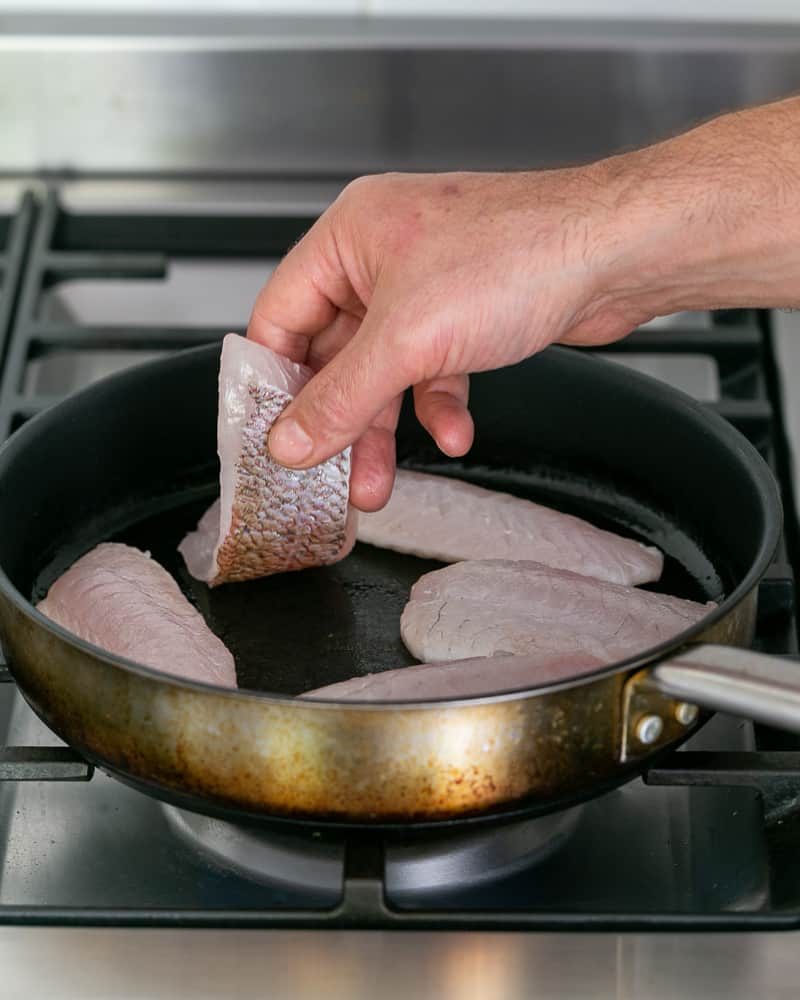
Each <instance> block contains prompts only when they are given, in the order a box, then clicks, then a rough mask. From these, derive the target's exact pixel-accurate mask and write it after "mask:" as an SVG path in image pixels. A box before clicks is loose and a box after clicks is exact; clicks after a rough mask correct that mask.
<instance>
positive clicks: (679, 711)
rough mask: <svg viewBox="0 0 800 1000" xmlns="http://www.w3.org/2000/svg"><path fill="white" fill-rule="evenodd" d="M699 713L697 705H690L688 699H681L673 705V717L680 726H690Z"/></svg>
mask: <svg viewBox="0 0 800 1000" xmlns="http://www.w3.org/2000/svg"><path fill="white" fill-rule="evenodd" d="M699 714H700V712H699V709H698V708H697V705H690V704H689V702H688V701H681V702H679V703H678V704H677V705H676V706H675V718H676V719H677V720H678V722H680V724H681V725H682V726H691V724H692V723H693V722H696V721H697V716H698V715H699Z"/></svg>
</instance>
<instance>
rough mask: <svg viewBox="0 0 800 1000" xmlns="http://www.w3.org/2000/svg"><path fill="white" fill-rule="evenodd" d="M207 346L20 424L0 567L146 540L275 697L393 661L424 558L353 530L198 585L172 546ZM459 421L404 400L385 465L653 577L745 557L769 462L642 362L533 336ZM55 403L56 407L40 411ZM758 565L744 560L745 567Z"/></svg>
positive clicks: (694, 579) (192, 449)
mask: <svg viewBox="0 0 800 1000" xmlns="http://www.w3.org/2000/svg"><path fill="white" fill-rule="evenodd" d="M218 351H219V348H218V347H211V348H202V349H200V350H196V351H189V352H185V353H184V354H183V355H181V356H179V357H175V358H173V359H170V361H169V362H160V363H157V364H156V365H151V366H148V367H147V368H142V369H139V370H133V371H130V372H127V373H124V374H123V375H121V376H118V377H116V378H115V379H114V380H112V381H109V382H106V383H104V384H101V385H97V386H95V387H93V388H92V389H91V390H89V391H88V392H87V393H84V394H82V395H81V396H78V397H76V398H74V399H72V400H70V401H68V402H67V403H66V404H64V405H63V406H61V407H59V408H57V410H56V411H52V412H51V413H50V414H45V415H44V416H43V417H42V418H40V419H38V420H37V421H35V422H34V423H33V424H32V425H29V426H28V427H26V428H24V429H23V434H27V435H28V437H29V439H30V440H29V441H28V442H26V446H25V447H24V448H19V447H18V448H17V449H16V450H15V449H13V448H12V449H10V451H9V450H7V451H6V453H4V456H3V458H2V459H0V474H2V476H1V481H2V484H3V486H2V489H1V490H0V516H2V517H3V523H4V524H6V525H8V524H19V525H20V526H21V529H20V531H19V532H18V533H8V532H5V533H4V534H3V537H2V538H0V565H2V566H3V568H4V569H5V570H6V572H7V573H8V574H9V576H10V578H11V580H12V582H13V583H14V584H15V585H16V586H17V588H18V589H19V590H20V591H21V592H22V593H23V594H25V595H30V596H31V597H32V598H33V599H37V598H39V597H41V596H42V595H43V594H44V593H45V592H46V590H47V588H48V587H49V585H50V584H51V583H52V581H53V580H54V579H55V578H56V577H57V576H58V574H59V573H61V572H62V571H63V570H64V569H66V567H67V566H69V565H70V563H71V562H73V561H74V559H76V558H77V557H78V556H79V555H81V554H82V553H83V552H85V551H87V550H88V549H90V548H91V547H92V546H94V545H95V544H97V543H98V542H100V541H104V540H109V539H117V540H122V541H126V542H128V543H130V544H133V545H136V546H138V547H140V548H142V549H146V550H149V551H150V552H151V553H152V554H153V555H154V556H155V558H156V559H158V560H159V562H161V563H162V564H163V565H164V566H165V567H166V568H167V569H168V570H169V571H170V572H172V573H173V574H174V575H175V577H176V578H177V579H178V580H179V581H180V584H181V586H182V587H183V589H184V591H185V592H186V593H187V595H188V596H189V597H190V599H191V600H192V601H193V602H194V603H195V604H196V606H197V607H198V608H199V609H200V610H201V611H202V613H203V614H204V615H205V616H206V618H207V620H208V622H209V624H210V625H211V627H212V628H213V629H214V631H216V632H217V633H218V634H219V635H220V636H221V637H222V639H223V640H224V641H225V642H226V643H227V644H228V645H229V647H230V648H231V650H232V651H233V653H234V656H235V657H236V661H237V672H238V676H239V683H240V685H241V686H242V687H243V688H250V689H254V690H259V691H265V692H274V693H279V694H289V695H294V694H298V693H300V692H303V691H307V690H309V689H311V688H314V687H318V686H320V685H324V684H328V683H332V682H334V681H338V680H343V679H345V678H347V677H351V676H354V675H356V674H361V673H365V672H370V671H376V670H385V669H391V668H394V667H398V666H402V665H404V664H407V663H409V662H411V660H410V658H409V656H408V654H407V653H406V652H405V650H404V648H403V646H402V643H401V642H400V638H399V629H398V623H399V617H400V613H401V611H402V608H403V605H404V603H405V600H406V598H407V594H408V591H409V588H410V586H411V584H412V583H413V582H414V581H415V580H416V579H417V577H418V576H419V575H420V574H422V573H423V572H425V571H427V570H429V569H432V568H434V567H435V566H436V564H435V563H432V562H428V561H423V560H419V559H416V558H413V557H410V556H401V555H397V554H395V553H390V552H384V551H380V550H376V549H373V548H372V547H370V546H358V547H357V549H356V550H355V552H354V554H353V555H352V556H351V557H349V558H348V559H347V560H345V561H344V562H343V563H341V564H339V565H337V566H334V567H328V568H325V569H319V570H313V571H306V572H303V573H297V574H284V575H281V576H276V577H272V578H269V579H266V580H261V581H257V582H252V583H246V584H235V585H229V586H223V587H220V588H216V589H214V590H209V589H208V588H207V587H206V586H204V585H202V584H199V583H197V582H196V581H194V580H192V579H191V578H190V577H189V576H188V574H187V573H186V571H185V568H184V567H183V564H182V561H181V559H180V557H179V556H178V553H177V551H176V546H177V544H178V542H179V541H180V539H181V537H182V536H183V534H184V533H185V532H186V531H187V530H189V529H190V528H192V527H193V526H194V524H195V523H196V521H197V518H198V517H199V515H200V514H201V513H202V511H203V510H204V508H205V506H206V505H207V504H208V503H209V502H210V501H211V500H212V499H213V496H214V493H215V489H216V486H215V483H216V480H217V474H218V468H217V464H216V461H215V437H216V371H217V367H218ZM471 406H472V410H473V413H474V415H475V420H476V425H477V427H478V436H477V440H476V444H475V447H474V448H473V450H472V452H471V454H470V455H469V456H468V459H467V460H466V461H465V462H464V463H451V462H446V461H443V460H442V458H441V456H440V455H439V454H438V453H437V452H436V449H435V448H434V447H433V445H432V444H431V443H430V441H429V440H428V439H427V437H426V435H425V434H424V432H422V431H421V429H420V428H419V427H418V425H417V423H416V421H415V419H414V417H413V413H412V411H411V408H410V406H406V407H405V408H404V412H403V415H402V418H401V422H400V428H399V433H398V457H399V459H400V461H401V462H402V464H404V465H407V466H410V467H414V468H420V469H427V470H430V471H435V472H441V473H446V474H449V475H458V476H463V477H465V478H468V479H470V480H471V481H473V482H476V483H480V484H482V485H486V486H490V487H493V488H496V489H503V490H507V491H510V492H513V493H516V494H518V495H520V496H525V497H530V498H531V499H535V500H540V501H542V502H544V503H548V504H550V505H551V506H554V507H556V508H558V509H561V510H563V511H566V512H569V513H576V514H579V515H582V516H584V517H586V518H587V519H589V520H591V521H592V522H594V523H595V524H598V525H601V526H603V527H608V528H612V529H615V530H618V531H620V532H622V533H624V534H627V535H633V536H635V537H637V538H640V539H641V540H644V541H648V542H652V543H654V544H656V545H658V546H660V547H661V548H662V549H663V550H664V552H665V553H666V555H667V561H666V569H665V573H664V577H663V579H662V581H661V582H660V583H659V584H658V588H659V589H663V590H664V591H667V592H669V593H673V594H677V595H680V596H683V597H688V598H692V599H696V600H704V599H707V598H712V599H715V600H717V601H719V600H721V599H722V598H723V597H724V596H725V595H728V594H730V593H731V591H732V590H733V589H734V588H735V587H736V586H737V585H738V584H740V583H741V582H742V581H743V580H744V579H745V577H747V575H748V574H753V573H754V572H755V569H756V568H757V567H756V566H755V563H756V562H757V561H758V560H759V559H761V560H762V562H763V556H764V551H763V550H764V539H765V535H766V534H767V533H768V532H772V533H773V534H774V532H775V531H776V530H777V528H776V525H775V523H774V522H775V521H776V520H777V521H778V522H779V519H780V514H779V508H778V506H777V499H776V496H775V492H774V486H773V485H772V484H771V482H770V480H769V473H768V470H766V467H765V466H764V465H763V463H761V462H760V459H759V458H758V456H757V455H756V453H755V452H754V451H753V450H752V449H750V448H749V446H747V445H746V442H743V441H742V440H741V439H739V438H738V435H735V432H733V431H732V430H731V429H730V428H729V427H727V425H725V424H723V422H722V421H716V420H709V418H708V415H707V414H706V413H705V412H704V411H702V410H701V409H700V407H698V406H695V405H694V404H692V403H690V402H688V401H687V402H686V403H685V404H683V403H682V402H681V401H680V399H679V398H678V403H677V404H676V394H675V393H673V392H672V391H670V390H668V389H666V388H664V387H661V386H659V385H658V384H657V383H655V382H653V381H652V380H649V379H645V378H642V377H641V376H637V375H633V374H630V373H629V372H627V371H626V370H624V369H622V368H619V367H618V366H615V365H612V364H610V363H607V362H602V361H598V360H597V359H593V358H589V357H586V356H585V355H580V354H579V353H577V352H574V351H567V350H564V349H551V350H548V351H546V352H545V353H544V354H543V355H541V356H539V357H538V358H535V359H532V360H531V361H528V362H525V363H523V364H521V365H518V366H516V367H514V368H511V369H506V370H503V371H498V372H490V373H486V374H482V375H479V376H477V377H475V378H474V379H473V387H472V396H471ZM59 411H60V412H59ZM762 569H763V567H762Z"/></svg>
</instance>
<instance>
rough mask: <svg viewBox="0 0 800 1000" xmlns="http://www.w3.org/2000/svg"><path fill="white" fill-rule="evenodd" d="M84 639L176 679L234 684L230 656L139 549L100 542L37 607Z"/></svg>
mask: <svg viewBox="0 0 800 1000" xmlns="http://www.w3.org/2000/svg"><path fill="white" fill-rule="evenodd" d="M36 607H37V609H38V610H39V611H41V613H42V614H43V615H46V616H47V617H48V618H49V619H50V620H51V621H54V622H56V623H57V624H58V625H61V626H62V627H63V628H65V629H67V630H68V631H70V632H73V633H74V634H75V635H77V636H79V637H80V638H81V639H85V640H86V642H91V643H93V644H94V645H95V646H99V647H100V648H101V649H105V650H107V651H108V652H109V653H114V654H116V655H117V656H124V657H125V658H126V659H129V660H134V661H135V662H137V663H141V664H143V665H144V666H147V667H153V668H154V669H156V670H161V671H163V672H164V673H167V674H174V675H175V676H176V677H185V678H187V679H189V680H195V681H204V682H205V683H207V684H217V685H220V686H223V687H236V666H235V664H234V660H233V656H232V655H231V654H230V652H229V651H228V649H227V648H226V647H225V645H224V643H223V642H222V640H221V639H219V638H217V636H216V635H214V633H213V632H212V631H211V629H210V628H209V627H208V625H207V624H206V622H205V619H204V618H203V616H202V615H201V614H200V612H199V611H197V610H195V608H193V607H192V605H191V604H190V603H189V602H188V601H187V599H186V598H185V597H184V595H183V594H182V593H181V590H180V587H178V584H177V583H176V582H175V581H174V580H173V579H172V577H171V576H170V575H169V573H168V572H167V571H166V570H165V569H164V568H163V567H162V566H160V565H159V564H158V563H157V562H156V561H155V560H154V559H151V558H150V556H148V555H147V554H146V553H144V552H140V551H139V549H134V548H131V546H129V545H120V544H119V543H116V542H106V543H104V544H102V545H98V546H97V547H96V548H94V549H92V550H91V552H88V553H87V554H86V555H85V556H82V557H81V558H80V559H78V561H77V562H75V563H73V565H72V566H71V567H70V568H69V569H68V570H67V571H66V573H64V574H62V575H61V576H60V577H59V578H58V580H56V582H55V583H54V584H53V585H52V587H51V588H50V590H49V591H48V593H47V597H45V598H44V600H42V601H40V602H39V603H38V604H37V605H36Z"/></svg>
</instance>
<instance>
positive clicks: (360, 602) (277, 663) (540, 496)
mask: <svg viewBox="0 0 800 1000" xmlns="http://www.w3.org/2000/svg"><path fill="white" fill-rule="evenodd" d="M427 468H429V469H430V471H436V472H441V473H446V474H449V475H453V474H454V473H458V474H460V475H462V476H466V477H467V478H469V479H470V480H471V481H472V482H477V483H479V484H481V485H486V486H490V487H493V488H498V489H504V490H506V491H508V492H512V493H515V494H517V495H518V496H524V497H529V498H530V499H534V500H539V501H542V502H547V503H548V504H550V505H551V506H554V507H557V508H558V509H560V510H564V511H568V512H569V513H575V514H580V515H582V516H585V517H587V518H590V519H591V520H593V521H594V522H595V523H597V524H600V525H601V526H603V527H609V528H612V529H614V528H616V529H619V530H623V531H624V532H625V533H626V534H635V535H636V536H637V537H639V538H642V539H650V540H654V538H653V535H655V534H658V535H659V540H661V541H662V544H663V540H662V537H663V536H666V537H668V544H669V551H670V555H669V557H668V559H667V561H666V567H665V573H664V577H663V578H662V580H661V582H660V583H659V584H658V587H659V588H661V589H664V590H666V591H668V592H670V593H674V594H680V595H681V596H684V597H690V598H693V599H696V600H706V599H707V598H709V597H712V598H716V599H719V598H720V597H721V596H722V594H723V591H724V584H723V582H722V580H721V579H720V577H719V575H718V573H717V571H716V570H715V568H714V566H713V564H712V563H711V562H710V561H709V559H708V557H707V556H706V554H705V553H704V551H703V550H702V548H701V547H700V546H699V545H698V544H697V543H696V542H695V541H694V540H693V539H692V538H691V537H690V536H688V535H687V534H686V532H685V531H683V530H682V529H681V528H680V527H679V526H678V525H674V526H673V528H672V530H671V531H668V532H664V530H663V529H664V522H663V521H660V522H658V523H657V518H656V516H655V512H654V511H652V510H645V509H641V505H639V504H637V503H636V502H635V501H634V500H633V499H632V498H630V497H624V498H623V497H621V496H619V494H618V493H616V492H615V494H614V497H613V501H612V498H611V497H606V498H605V500H606V502H607V503H608V504H609V505H613V515H614V516H613V518H612V517H611V516H605V517H602V516H601V517H599V516H598V514H597V512H598V508H599V506H600V504H601V498H602V496H603V492H604V491H603V490H602V488H600V487H599V485H598V484H597V483H594V484H591V485H589V484H585V486H586V491H585V494H586V495H585V496H581V495H579V491H578V490H577V489H576V487H577V480H576V479H575V478H573V479H572V480H571V486H572V489H571V490H567V489H565V488H564V485H563V484H562V488H561V489H559V487H558V484H557V482H555V481H554V480H553V478H552V477H551V476H549V475H548V471H549V470H547V468H545V467H541V468H539V469H530V470H529V471H527V472H525V473H523V472H519V471H518V472H514V471H509V470H490V469H486V468H480V469H475V468H463V467H461V466H458V467H452V468H451V467H448V466H447V465H446V464H444V463H438V464H435V465H432V466H428V467H427ZM212 498H213V490H210V491H209V493H208V494H207V496H205V497H203V498H202V499H199V500H191V501H189V502H188V503H179V505H178V506H176V507H174V508H172V509H169V510H167V511H160V512H158V513H156V514H153V515H151V516H149V517H145V518H144V519H142V520H139V521H137V522H136V523H135V524H133V525H130V526H128V527H125V528H124V529H123V530H121V531H120V532H118V533H116V534H115V535H114V536H113V540H115V541H122V542H126V543H128V544H129V545H134V546H137V547H138V548H141V549H145V550H149V551H150V552H151V553H152V555H153V557H154V558H155V559H157V560H158V561H159V562H160V563H161V564H162V565H163V566H165V567H166V568H167V569H168V570H169V571H170V573H172V574H173V576H174V577H175V578H176V579H177V580H178V581H179V583H180V585H181V587H182V589H183V591H184V593H185V594H186V595H187V596H188V597H189V599H190V600H191V601H192V602H193V603H194V604H195V606H196V607H197V608H199V610H200V611H201V612H202V614H203V616H204V617H205V619H206V621H207V622H208V623H209V625H210V626H211V628H212V629H213V630H214V631H215V632H216V633H217V635H219V636H220V637H221V638H222V639H223V641H224V642H225V643H226V645H227V646H228V648H229V649H230V650H231V651H232V653H233V655H234V657H235V659H236V664H237V676H238V681H239V685H240V687H243V688H250V689H253V690H258V691H265V692H277V693H280V694H290V695H296V694H301V693H302V692H304V691H309V690H311V689H313V688H316V687H321V686H322V685H324V684H329V683H332V682H333V681H337V680H345V679H347V678H348V677H352V676H354V675H356V674H365V673H370V672H374V671H376V670H389V669H392V668H395V667H402V666H406V665H408V664H410V663H413V662H415V661H414V659H413V658H412V657H411V656H410V655H409V654H408V652H407V650H406V649H405V647H404V646H403V643H402V642H401V640H400V633H399V621H400V615H401V613H402V610H403V607H404V605H405V602H406V601H407V599H408V592H409V590H410V589H411V586H412V584H413V583H414V582H415V581H416V580H417V579H418V578H419V577H420V576H421V575H422V574H423V573H425V572H428V571H429V570H431V569H436V568H437V567H438V566H440V565H441V563H436V562H433V561H430V560H423V559H418V558H416V557H414V556H407V555H400V554H398V553H394V552H389V551H386V550H382V549H377V548H374V547H373V546H370V545H358V546H357V547H356V549H355V551H354V552H353V554H352V555H351V556H350V557H349V558H348V559H346V560H344V561H343V562H341V563H339V564H337V565H335V566H329V567H324V568H320V569H315V570H309V571H306V572H303V573H291V574H284V575H280V576H273V577H269V578H267V579H263V580H258V581H252V582H248V583H244V584H230V585H226V586H222V587H216V588H213V589H209V588H208V587H207V586H206V585H205V584H202V583H199V582H198V581H197V580H194V579H193V578H192V577H191V576H190V575H189V573H188V572H187V570H186V567H185V566H184V564H183V560H182V559H181V557H180V555H179V554H178V552H177V545H178V543H179V542H180V540H181V538H183V536H184V534H185V533H186V531H187V530H189V529H191V528H192V527H193V526H194V524H195V523H196V521H197V519H198V517H199V516H200V514H201V513H202V512H203V511H204V509H205V507H206V506H207V504H208V503H209V502H210V500H211V499H212ZM649 518H652V519H653V523H651V524H648V523H647V522H648V520H649ZM634 525H635V526H636V527H635V528H633V526H634ZM632 528H633V530H632ZM648 528H649V529H650V530H649V531H648ZM54 575H55V574H54V572H53V567H48V568H47V570H46V571H45V573H43V575H42V576H41V578H40V581H39V584H38V586H37V590H38V591H40V592H42V593H44V592H45V591H46V588H47V586H49V584H50V582H52V577H53V576H54Z"/></svg>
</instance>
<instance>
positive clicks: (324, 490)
mask: <svg viewBox="0 0 800 1000" xmlns="http://www.w3.org/2000/svg"><path fill="white" fill-rule="evenodd" d="M311 375H312V372H311V369H310V368H307V367H306V366H305V365H298V364H294V362H292V361H288V360H287V359H286V358H283V357H281V356H280V355H278V354H275V353H274V352H273V351H271V350H270V349H269V348H268V347H264V346H262V345H261V344H256V343H255V342H254V341H252V340H246V339H245V338H244V337H240V336H238V335H237V334H234V333H229V334H228V335H227V336H226V337H225V340H224V341H223V345H222V361H221V364H220V373H219V417H218V423H217V447H218V451H219V458H220V499H219V500H218V501H217V502H216V503H214V504H212V506H211V507H210V508H209V510H207V511H206V513H205V514H204V515H203V517H202V518H201V520H200V523H199V524H198V525H197V529H196V530H195V531H193V532H190V534H188V535H187V536H186V538H184V540H183V541H182V542H181V544H180V546H179V550H180V552H181V554H182V555H183V558H184V560H185V561H186V566H187V568H188V570H189V572H190V573H191V574H192V576H193V577H195V579H198V580H205V581H206V582H207V583H208V584H209V585H210V586H212V587H214V586H216V585H217V584H220V583H228V582H233V581H240V580H252V579H254V578H255V577H259V576H269V575H270V574H271V573H283V572H285V571H287V570H295V569H305V568H306V567H309V566H321V565H325V564H327V563H333V562H337V561H338V560H339V559H342V558H343V557H344V556H346V555H347V554H348V552H349V551H350V550H351V549H352V547H353V545H354V543H355V533H356V514H355V511H354V509H353V508H352V507H350V505H349V503H348V497H349V489H350V449H349V448H348V449H347V450H346V451H344V452H342V453H341V454H339V455H336V456H335V457H334V458H331V459H329V460H328V461H327V462H323V463H322V464H321V465H317V466H315V467H314V468H313V469H308V470H304V471H296V470H293V469H286V468H284V467H283V466H281V465H278V463H277V462H274V461H273V460H272V458H271V457H270V455H269V452H268V450H267V435H268V434H269V430H270V428H271V427H272V425H273V423H274V422H275V420H276V419H277V418H278V416H279V414H280V413H281V412H282V411H283V410H284V409H285V407H286V406H287V405H288V403H289V402H290V401H291V399H292V398H293V397H294V396H295V395H296V394H297V393H298V392H299V390H300V389H301V388H302V387H303V386H304V385H305V384H306V382H307V381H308V380H309V378H311Z"/></svg>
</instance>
